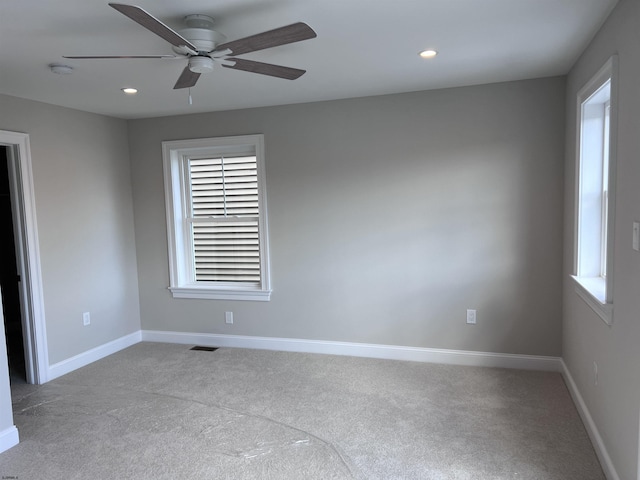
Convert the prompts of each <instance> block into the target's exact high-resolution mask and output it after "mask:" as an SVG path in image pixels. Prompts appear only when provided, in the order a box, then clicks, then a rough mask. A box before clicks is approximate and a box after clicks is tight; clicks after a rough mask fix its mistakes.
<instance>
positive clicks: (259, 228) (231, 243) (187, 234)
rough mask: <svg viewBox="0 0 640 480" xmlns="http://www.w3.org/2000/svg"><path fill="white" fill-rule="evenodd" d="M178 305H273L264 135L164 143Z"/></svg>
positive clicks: (172, 272) (172, 279)
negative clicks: (183, 301) (201, 301)
mask: <svg viewBox="0 0 640 480" xmlns="http://www.w3.org/2000/svg"><path fill="white" fill-rule="evenodd" d="M163 153H164V168H165V192H166V197H167V228H168V233H169V235H168V236H169V259H170V286H169V289H170V290H171V292H172V293H173V295H174V297H181V298H185V297H186V298H211V299H239V300H269V297H270V293H271V291H270V289H269V270H268V268H269V262H268V248H267V215H266V193H265V191H264V155H263V137H262V135H248V136H239V137H225V138H210V139H200V140H185V141H178V142H164V143H163Z"/></svg>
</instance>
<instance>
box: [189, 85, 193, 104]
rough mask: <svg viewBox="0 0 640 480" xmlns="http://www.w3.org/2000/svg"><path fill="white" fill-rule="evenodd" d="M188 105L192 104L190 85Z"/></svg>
mask: <svg viewBox="0 0 640 480" xmlns="http://www.w3.org/2000/svg"><path fill="white" fill-rule="evenodd" d="M189 105H193V100H192V99H191V87H189Z"/></svg>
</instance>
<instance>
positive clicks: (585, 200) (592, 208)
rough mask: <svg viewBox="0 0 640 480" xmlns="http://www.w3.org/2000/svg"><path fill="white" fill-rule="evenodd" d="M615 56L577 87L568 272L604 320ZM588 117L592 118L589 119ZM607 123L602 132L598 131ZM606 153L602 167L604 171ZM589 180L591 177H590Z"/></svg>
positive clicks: (609, 292)
mask: <svg viewBox="0 0 640 480" xmlns="http://www.w3.org/2000/svg"><path fill="white" fill-rule="evenodd" d="M617 62H618V60H617V56H613V57H611V58H610V59H609V60H608V61H607V62H606V63H605V65H604V66H603V67H602V68H601V69H600V70H599V71H598V72H597V73H596V74H595V75H594V76H593V78H591V80H589V81H588V82H587V84H586V85H585V86H584V87H582V89H581V90H580V91H579V92H578V95H577V102H576V107H577V111H576V186H575V192H576V199H575V215H574V218H575V226H574V262H573V265H574V266H573V275H572V278H573V279H574V280H575V284H576V293H577V294H578V295H579V296H580V297H581V298H582V299H583V300H584V301H585V302H586V303H587V304H588V305H589V306H590V307H591V308H592V309H593V310H594V311H595V312H596V313H597V314H598V316H599V317H600V318H601V319H602V320H603V321H604V322H605V323H607V324H608V325H612V323H613V275H612V274H611V273H612V272H613V245H614V241H613V240H614V239H613V235H614V219H615V198H616V197H615V178H616V176H615V171H616V168H615V166H616V138H617V121H616V117H617V116H616V108H617V102H616V99H617V91H618V88H617ZM607 84H608V96H607V94H606V92H607V90H606V85H607ZM593 112H595V114H594V113H593ZM600 112H601V113H600ZM587 115H591V116H590V117H587ZM594 118H595V122H593V120H592V119H594ZM589 119H591V121H592V124H593V125H596V126H597V127H593V126H590V124H589V123H587V121H588V120H589ZM599 124H601V128H602V132H603V135H602V136H601V137H597V134H594V131H597V128H600V125H599ZM607 129H608V136H607V135H605V134H604V132H606V131H607ZM587 135H588V137H587ZM593 139H595V142H593ZM589 141H592V142H593V143H592V144H591V146H589V145H587V142H589ZM594 145H595V146H594ZM607 159H608V169H607V171H604V164H605V163H606V162H607ZM585 164H587V166H585ZM589 164H590V166H589ZM598 165H599V168H600V169H601V172H599V175H601V177H600V196H599V198H598V199H597V201H596V202H595V204H596V205H594V202H593V197H589V192H590V193H591V194H593V185H592V186H591V190H590V191H589V187H588V185H587V184H588V182H589V179H593V177H592V176H589V175H590V174H589V173H585V171H587V169H596V170H597V166H598ZM592 171H593V170H592ZM607 180H608V181H607ZM592 182H593V183H594V181H593V180H592ZM589 200H591V202H590V201H589Z"/></svg>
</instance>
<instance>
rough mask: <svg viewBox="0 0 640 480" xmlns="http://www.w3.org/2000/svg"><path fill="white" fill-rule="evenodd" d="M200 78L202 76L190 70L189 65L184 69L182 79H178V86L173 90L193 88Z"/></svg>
mask: <svg viewBox="0 0 640 480" xmlns="http://www.w3.org/2000/svg"><path fill="white" fill-rule="evenodd" d="M198 78H200V74H199V73H196V72H192V71H191V70H189V65H187V66H186V67H184V70H183V71H182V73H181V74H180V78H178V81H177V82H176V84H175V85H174V86H173V89H174V90H177V89H179V88H190V87H193V86H194V85H195V84H196V82H197V81H198Z"/></svg>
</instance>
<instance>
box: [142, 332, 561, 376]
mask: <svg viewBox="0 0 640 480" xmlns="http://www.w3.org/2000/svg"><path fill="white" fill-rule="evenodd" d="M142 341H144V342H162V343H179V344H186V345H203V346H208V347H236V348H255V349H262V350H279V351H285V352H303V353H324V354H330V355H349V356H353V357H368V358H384V359H389V360H407V361H414V362H429V363H444V364H451V365H469V366H480V367H499V368H518V369H523V370H544V371H553V372H559V371H560V370H561V363H560V358H559V357H543V356H535V355H514V354H510V353H490V352H472V351H464V350H444V349H436V348H420V347H401V346H396V345H376V344H367V343H350V342H329V341H322V340H302V339H293V338H272V337H249V336H242V335H222V334H212V333H183V332H164V331H157V330H142Z"/></svg>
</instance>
